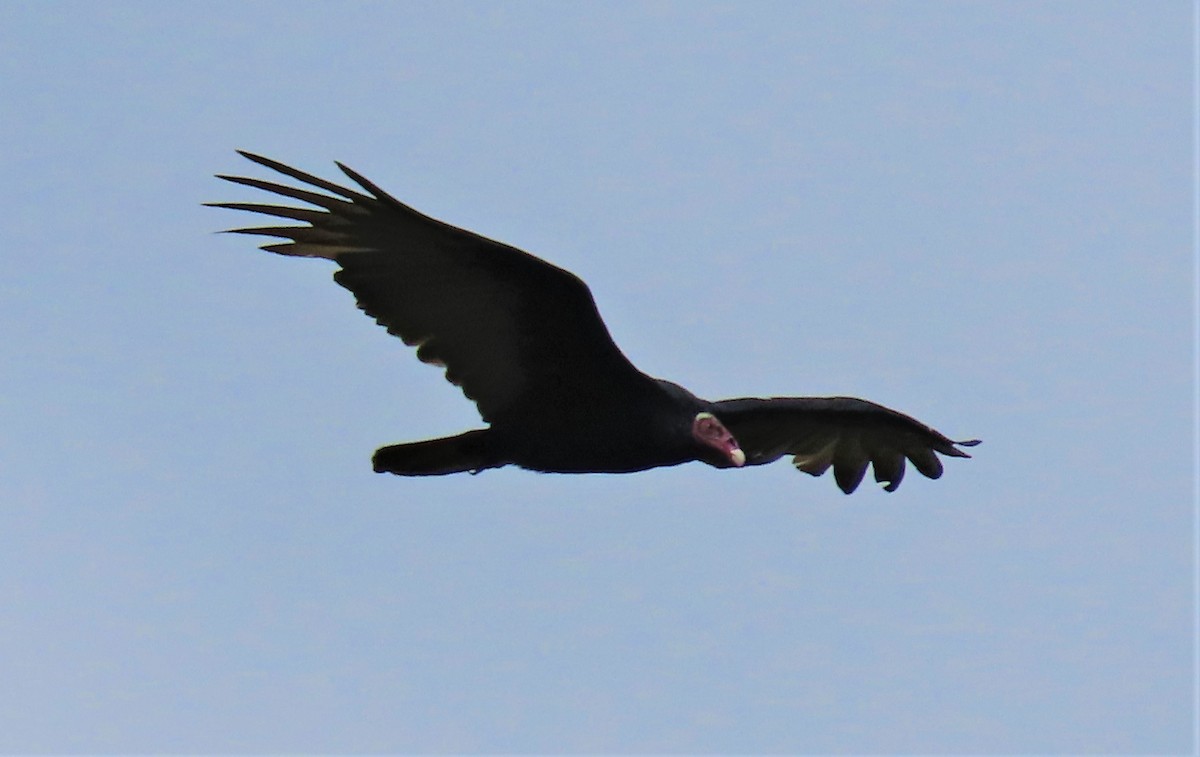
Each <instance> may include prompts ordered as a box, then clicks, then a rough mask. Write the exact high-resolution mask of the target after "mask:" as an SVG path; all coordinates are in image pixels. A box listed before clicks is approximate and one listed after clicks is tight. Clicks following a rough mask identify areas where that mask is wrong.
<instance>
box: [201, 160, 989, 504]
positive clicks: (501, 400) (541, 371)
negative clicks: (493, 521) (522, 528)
mask: <svg viewBox="0 0 1200 757" xmlns="http://www.w3.org/2000/svg"><path fill="white" fill-rule="evenodd" d="M242 154H243V155H245V156H246V157H247V158H249V159H250V160H252V161H254V162H256V163H259V164H261V165H264V166H266V167H268V168H271V169H274V170H276V171H279V172H280V173H283V174H285V175H287V176H290V177H292V178H293V179H296V180H298V181H301V182H303V183H305V184H308V185H310V187H315V188H317V189H321V190H324V191H325V192H327V193H329V194H320V193H316V192H313V191H311V189H308V188H305V189H298V188H294V187H290V186H285V185H281V184H275V183H272V182H266V181H262V180H258V179H250V178H244V177H233V176H222V177H221V178H224V179H227V180H229V181H232V182H235V183H238V184H244V185H247V186H251V187H255V188H257V189H262V190H265V191H268V192H273V193H275V194H279V195H282V196H285V197H290V198H293V199H296V200H300V201H302V202H305V203H308V204H310V205H313V206H316V208H319V209H316V210H314V209H310V208H294V207H283V206H277V205H260V204H251V203H212V204H213V205H216V206H218V207H226V208H233V209H236V210H246V211H251V212H256V213H261V214H265V215H268V216H274V217H280V218H286V219H291V220H295V221H301V222H304V223H307V224H309V225H308V226H275V227H264V228H252V229H237V230H235V231H236V232H237V233H243V234H257V235H265V236H274V237H281V238H283V239H286V240H289V241H287V242H283V243H278V244H269V245H264V246H263V249H266V250H269V251H271V252H276V253H279V254H282V255H293V256H301V257H322V258H327V259H330V260H333V261H335V262H337V263H338V264H339V265H340V266H341V270H339V271H338V272H337V273H336V274H335V275H334V279H335V281H337V283H339V284H341V285H342V286H344V287H346V288H347V289H349V290H350V291H351V292H353V293H354V295H355V297H356V298H357V300H358V304H359V307H360V308H362V309H363V310H364V311H365V312H366V313H367V314H368V315H370V316H372V317H374V318H375V319H376V320H377V321H378V322H379V323H380V324H381V325H383V326H385V327H386V328H387V329H388V331H389V332H390V333H392V334H395V335H396V336H399V337H400V338H401V339H403V340H404V341H405V343H407V344H409V345H410V346H414V347H416V348H417V357H418V358H420V359H421V360H422V361H424V362H428V363H433V364H436V365H441V366H444V367H445V369H446V378H447V379H448V380H450V381H451V382H452V383H454V384H456V385H458V386H460V387H461V388H462V390H463V393H464V394H465V395H466V396H467V397H468V398H469V399H472V400H474V401H475V403H476V406H477V407H478V408H479V412H480V415H481V416H482V417H483V420H484V421H486V422H487V423H488V427H487V428H483V429H477V430H474V431H468V432H466V433H464V434H460V435H458V436H453V437H447V438H445V439H433V440H429V441H424V442H414V443H407V444H398V445H391V446H387V447H383V448H381V449H379V450H378V451H377V452H376V453H375V458H374V464H375V470H377V471H380V472H389V473H396V474H400V475H442V474H448V473H458V472H462V471H472V472H477V471H480V470H484V469H487V468H497V467H501V466H504V465H517V466H520V467H522V468H527V469H530V470H535V471H542V472H556V473H629V472H633V471H640V470H646V469H648V468H655V467H661V466H667V465H678V464H680V463H685V462H691V461H697V460H698V461H702V462H705V463H708V464H709V465H713V466H715V467H722V468H726V467H741V466H742V465H760V464H764V463H768V462H772V461H774V460H777V459H778V458H779V457H781V456H783V455H787V454H790V455H792V456H793V462H794V463H795V465H796V467H797V468H799V469H800V470H803V471H805V472H806V473H810V474H812V475H820V474H821V473H824V472H825V471H826V470H827V469H829V468H830V467H832V468H833V469H834V475H835V478H836V480H837V483H838V486H839V487H840V488H841V489H842V490H843V491H845V492H846V493H850V492H851V491H853V490H854V489H855V488H856V487H857V486H858V484H859V483H860V482H861V480H862V478H863V476H864V474H865V472H866V469H867V466H868V464H872V463H873V464H874V468H875V479H876V481H878V482H880V483H881V484H886V487H885V488H886V489H887V490H888V491H892V490H894V489H895V488H896V486H898V485H899V484H900V480H901V478H902V477H903V475H904V461H905V460H906V459H907V460H910V461H911V462H913V464H914V465H915V466H916V467H917V469H918V470H919V471H920V472H921V473H923V474H924V475H926V476H928V477H930V478H937V477H938V476H940V475H941V472H942V464H941V461H940V460H938V458H937V455H936V454H935V453H940V454H943V455H947V456H950V457H968V455H967V454H966V453H965V452H963V451H962V450H960V449H958V448H957V447H956V446H955V445H966V446H970V445H972V444H976V443H977V442H975V441H970V442H953V441H951V440H950V439H948V438H946V437H945V436H943V435H942V434H940V433H938V432H937V431H934V430H933V429H931V428H929V427H928V426H925V425H924V424H921V423H920V422H918V421H916V420H914V419H913V418H910V417H908V416H906V415H903V414H901V413H898V412H896V411H894V410H890V409H888V408H886V407H883V406H882V405H877V404H875V403H871V402H867V401H865V400H859V399H854V398H849V397H808V398H772V399H756V398H748V399H738V400H724V401H720V402H709V401H707V400H703V399H700V398H698V397H696V396H695V395H693V394H692V393H691V392H689V391H687V390H686V389H684V388H683V387H681V386H678V385H676V384H673V383H671V382H669V381H664V380H661V379H656V378H652V377H650V376H647V375H646V374H644V373H642V372H641V371H639V370H637V368H635V367H634V366H633V364H632V363H630V362H629V360H628V359H626V357H625V356H624V355H623V354H622V353H621V351H620V350H619V349H618V348H617V346H616V344H615V343H614V342H613V340H612V337H611V336H610V335H609V333H608V329H607V328H606V327H605V325H604V322H603V320H601V318H600V314H599V312H598V311H597V310H596V305H595V302H594V300H593V299H592V295H591V292H590V291H589V290H588V288H587V285H586V284H584V283H583V282H582V281H581V280H580V279H579V278H578V277H576V276H575V275H574V274H571V273H570V272H568V271H565V270H563V269H561V268H557V267H556V266H553V265H551V264H550V263H547V262H545V261H544V260H541V259H539V258H536V257H534V256H532V255H530V254H528V253H525V252H522V251H521V250H518V249H516V248H514V247H510V246H508V245H505V244H502V243H499V242H495V241H492V240H490V239H486V238H484V237H481V236H479V235H477V234H474V233H472V232H469V231H466V230H463V229H459V228H456V227H454V226H450V225H448V224H445V223H442V222H441V221H437V220H434V219H432V218H429V217H428V216H425V215H422V214H421V213H418V212H417V211H415V210H413V209H412V208H409V207H408V206H406V205H404V204H403V203H400V202H399V201H397V200H395V199H394V198H392V197H391V196H389V195H387V194H386V193H385V192H383V191H382V190H380V189H379V188H378V187H376V186H374V185H373V184H371V183H370V182H369V181H367V180H366V179H364V178H362V177H361V176H359V175H358V174H357V173H355V172H354V171H351V170H350V169H348V168H346V167H345V166H341V164H339V167H340V168H341V169H342V170H343V171H344V172H345V173H346V174H347V175H348V176H349V177H350V178H351V179H353V180H354V181H355V182H356V183H358V184H359V185H360V186H361V187H362V188H363V189H365V190H366V191H367V192H368V193H369V194H362V193H360V192H357V191H352V190H349V189H346V188H344V187H341V186H338V185H336V184H332V183H330V182H327V181H325V180H323V179H319V178H317V177H315V176H311V175H309V174H306V173H303V172H301V171H297V170H296V169H293V168H290V167H288V166H285V165H283V164H281V163H277V162H275V161H272V160H269V159H267V158H262V157H259V156H256V155H252V154H249V153H244V152H243V153H242Z"/></svg>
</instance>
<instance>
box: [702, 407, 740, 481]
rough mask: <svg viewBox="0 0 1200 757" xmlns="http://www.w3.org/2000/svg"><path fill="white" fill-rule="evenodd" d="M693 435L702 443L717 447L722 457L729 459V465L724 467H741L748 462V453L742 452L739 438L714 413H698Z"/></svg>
mask: <svg viewBox="0 0 1200 757" xmlns="http://www.w3.org/2000/svg"><path fill="white" fill-rule="evenodd" d="M692 436H694V437H695V438H696V441H698V442H700V443H701V444H703V445H705V446H707V447H712V448H713V449H715V450H716V451H717V452H718V453H720V455H721V457H722V459H724V460H728V461H729V465H728V466H724V467H733V468H740V467H742V466H743V465H745V464H746V453H745V452H742V448H741V447H740V446H739V445H738V440H737V439H735V438H734V436H733V434H731V433H729V429H727V428H725V424H723V423H721V421H719V420H717V416H715V415H713V414H712V413H697V414H696V418H695V419H694V420H693V421H692Z"/></svg>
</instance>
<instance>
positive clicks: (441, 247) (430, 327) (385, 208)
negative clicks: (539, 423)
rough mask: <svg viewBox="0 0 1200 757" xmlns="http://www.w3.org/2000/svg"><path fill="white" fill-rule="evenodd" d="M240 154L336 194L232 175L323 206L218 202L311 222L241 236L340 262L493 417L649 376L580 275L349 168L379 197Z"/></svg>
mask: <svg viewBox="0 0 1200 757" xmlns="http://www.w3.org/2000/svg"><path fill="white" fill-rule="evenodd" d="M239 152H241V154H242V155H243V156H245V157H246V158H248V159H249V160H251V161H253V162H255V163H258V164H260V165H263V166H266V167H267V168H271V169H273V170H275V171H278V172H279V173H282V174H284V175H286V176H289V177H291V178H293V179H295V180H297V181H300V182H303V183H304V184H308V185H310V187H313V188H316V189H320V190H323V191H324V192H326V193H329V194H324V193H318V192H313V191H311V189H309V188H304V189H298V188H294V187H291V186H285V185H282V184H276V183H273V182H268V181H262V180H260V179H251V178H245V177H239V176H220V177H219V178H222V179H225V180H227V181H231V182H234V183H236V184H243V185H245V186H249V187H254V188H256V189H261V190H264V191H267V192H273V193H275V194H276V195H282V196H283V197H288V198H291V199H294V200H300V201H301V202H304V203H307V204H309V205H312V206H315V209H314V208H296V207H285V206H279V205H261V204H256V203H235V202H223V203H209V204H210V205H212V206H215V207H221V208H232V209H234V210H245V211H250V212H254V213H260V214H263V215H266V216H272V217H277V218H284V219H288V220H292V221H299V222H302V223H306V224H308V225H307V226H269V227H263V228H248V229H234V230H233V231H234V233H238V234H256V235H263V236H271V237H280V238H283V239H286V240H289V241H287V242H282V243H278V244H268V245H263V249H264V250H269V251H271V252H275V253H279V254H281V255H295V256H301V257H320V258H327V259H329V260H333V261H335V262H336V263H338V265H340V266H341V267H342V268H341V270H339V271H337V273H336V274H334V280H335V281H337V283H339V284H341V285H342V286H344V287H345V288H347V289H349V290H350V291H351V292H353V293H354V296H355V297H356V298H357V300H358V306H359V307H360V308H362V310H364V311H365V312H366V313H367V315H370V316H372V317H373V318H375V320H376V321H378V322H379V323H380V324H381V325H383V326H385V327H387V330H388V331H389V332H390V333H392V334H395V335H396V336H399V337H400V338H401V339H403V340H404V342H405V344H408V345H410V346H414V347H416V348H417V357H418V358H420V359H421V360H422V361H424V362H427V363H433V364H436V365H443V366H445V368H446V378H447V379H448V380H449V381H451V382H452V383H454V384H456V385H458V386H460V387H462V390H463V393H464V394H465V395H466V396H467V397H468V398H469V399H472V400H474V401H475V403H476V405H477V406H478V408H479V412H480V414H481V415H482V416H483V418H484V420H488V421H491V420H494V419H495V418H496V417H497V416H502V415H504V414H505V413H512V412H516V413H529V412H536V409H537V408H538V407H541V406H542V405H544V404H547V403H554V402H571V401H580V399H582V398H586V397H589V396H596V395H597V394H598V393H601V392H603V391H620V389H621V388H622V387H623V386H626V385H628V384H631V383H637V382H644V381H648V380H649V379H647V378H646V377H645V376H644V375H643V374H641V373H640V372H639V371H637V369H636V368H634V367H633V365H632V364H631V363H630V362H629V361H628V360H627V359H626V358H625V356H624V355H623V354H621V351H620V350H619V349H617V346H616V344H614V343H613V341H612V337H611V336H609V333H608V329H607V328H606V327H605V325H604V322H603V321H602V320H601V319H600V314H599V312H598V311H597V310H596V304H595V302H594V300H593V299H592V295H591V292H590V291H589V290H588V288H587V285H586V284H584V283H583V281H581V280H580V279H579V278H578V277H576V276H575V275H574V274H572V273H570V272H568V271H565V270H563V269H561V268H558V267H556V266H553V265H551V264H549V263H547V262H545V261H544V260H540V259H539V258H536V257H534V256H532V255H530V254H528V253H526V252H522V251H521V250H518V249H516V248H514V247H510V246H508V245H506V244H502V243H500V242H495V241H492V240H490V239H486V238H484V237H481V236H479V235H477V234H474V233H472V232H469V231H466V230H464V229H459V228H456V227H454V226H450V225H449V224H445V223H442V222H441V221H437V220H435V219H433V218H430V217H428V216H426V215H423V214H421V213H419V212H417V211H415V210H413V209H412V208H410V207H408V206H407V205H404V204H403V203H401V202H399V201H397V200H396V199H394V198H393V197H391V196H389V195H388V194H387V193H386V192H384V191H383V190H381V189H379V188H378V187H376V186H375V185H374V184H372V183H371V182H369V181H368V180H366V179H364V178H363V177H361V176H359V175H358V174H357V173H355V172H354V171H352V170H351V169H349V168H347V167H345V166H343V165H342V164H340V163H339V164H338V167H339V168H341V169H342V171H343V172H344V173H345V174H346V175H347V176H349V177H350V178H351V179H353V180H354V181H355V182H356V183H357V184H358V185H359V186H361V187H362V188H363V189H365V190H366V191H367V193H368V194H363V193H361V192H358V191H354V190H350V189H346V188H345V187H341V186H339V185H337V184H333V183H331V182H328V181H325V180H323V179H320V178H317V177H315V176H312V175H310V174H307V173H304V172H302V171H298V170H296V169H294V168H291V167H289V166H286V165H284V164H282V163H278V162H276V161H274V160H270V159H268V158H263V157H260V156H258V155H253V154H251V153H247V152H242V151H239Z"/></svg>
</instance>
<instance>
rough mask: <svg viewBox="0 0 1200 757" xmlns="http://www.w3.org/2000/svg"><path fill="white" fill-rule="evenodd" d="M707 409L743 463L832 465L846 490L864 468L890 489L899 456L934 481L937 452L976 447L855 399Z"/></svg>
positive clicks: (725, 404)
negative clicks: (737, 447)
mask: <svg viewBox="0 0 1200 757" xmlns="http://www.w3.org/2000/svg"><path fill="white" fill-rule="evenodd" d="M713 413H714V414H716V416H717V417H718V418H720V419H721V422H722V423H724V424H725V427H726V428H728V429H729V430H730V432H732V433H733V435H734V437H735V438H736V439H737V440H738V443H739V444H740V445H741V448H742V451H743V452H745V453H746V462H747V464H749V465H760V464H763V463H769V462H772V461H774V460H778V459H779V458H780V457H782V456H783V455H792V456H793V457H792V464H793V465H795V466H796V467H797V468H799V469H800V470H802V471H804V472H805V473H808V474H811V475H813V476H820V475H821V474H823V473H824V472H825V471H827V470H829V468H830V467H832V468H833V477H834V479H836V480H837V485H838V487H839V488H840V489H841V490H842V491H843V492H845V493H846V494H849V493H850V492H852V491H854V490H855V489H857V488H858V485H859V484H860V483H861V482H862V480H863V476H864V475H866V472H867V466H868V465H872V466H874V468H875V481H877V482H878V483H881V484H883V483H885V482H886V486H884V487H883V488H884V490H885V491H889V492H891V491H895V490H896V487H898V486H900V481H901V480H902V479H903V478H904V466H905V463H904V461H905V459H907V460H910V461H911V462H912V464H913V465H914V466H916V468H917V470H918V471H920V472H921V473H922V474H923V475H925V476H927V477H929V478H938V477H939V476H941V475H942V461H941V460H940V459H938V456H937V455H938V454H942V455H946V456H947V457H970V455H968V454H967V453H966V452H963V451H962V450H960V449H958V447H956V446H955V445H959V446H964V447H973V446H975V445H976V444H979V440H977V439H973V440H971V441H965V442H956V441H952V440H950V439H947V438H946V437H945V436H943V435H942V434H940V433H938V432H937V431H934V430H933V429H932V428H930V427H929V426H926V425H925V424H923V423H921V422H920V421H918V420H916V419H915V418H910V417H909V416H907V415H904V414H903V413H898V412H896V411H895V410H891V409H889V408H886V407H884V406H883V405H877V404H875V403H874V402H868V401H866V400H860V399H855V398H853V397H776V398H772V399H736V400H724V401H722V402H715V403H713Z"/></svg>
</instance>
